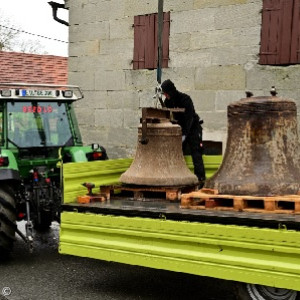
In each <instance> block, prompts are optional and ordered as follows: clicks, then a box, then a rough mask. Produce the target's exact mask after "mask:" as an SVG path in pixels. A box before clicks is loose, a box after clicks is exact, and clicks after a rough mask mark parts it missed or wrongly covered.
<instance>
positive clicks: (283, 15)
mask: <svg viewBox="0 0 300 300" xmlns="http://www.w3.org/2000/svg"><path fill="white" fill-rule="evenodd" d="M299 3H300V1H299V0H264V1H263V12H262V30H261V47H260V60H259V63H260V64H268V65H286V64H291V63H297V62H299V59H298V57H299V55H298V52H297V51H298V49H299V24H300V17H299V10H300V9H299Z"/></svg>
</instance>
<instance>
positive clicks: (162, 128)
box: [120, 108, 198, 187]
mask: <svg viewBox="0 0 300 300" xmlns="http://www.w3.org/2000/svg"><path fill="white" fill-rule="evenodd" d="M169 116H170V111H169V110H168V109H154V108H145V109H144V111H143V118H142V120H141V121H142V124H141V125H139V127H138V138H139V142H138V145H137V150H136V154H135V157H134V160H133V162H132V164H131V166H130V167H129V169H128V170H127V171H126V172H125V173H123V174H122V175H121V177H120V181H121V182H122V183H125V184H132V185H145V186H162V187H163V186H188V185H195V184H197V183H198V179H197V177H196V176H195V175H194V174H193V173H192V172H191V171H190V170H189V169H188V167H187V165H186V163H185V160H184V156H183V153H182V142H181V127H180V126H179V125H176V124H172V123H171V122H170V119H169ZM145 122H146V123H147V128H146V129H145ZM145 130H146V132H145Z"/></svg>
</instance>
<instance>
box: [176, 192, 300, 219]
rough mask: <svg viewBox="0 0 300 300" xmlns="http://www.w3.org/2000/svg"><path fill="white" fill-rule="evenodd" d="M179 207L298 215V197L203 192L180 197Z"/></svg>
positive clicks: (299, 202) (299, 204)
mask: <svg viewBox="0 0 300 300" xmlns="http://www.w3.org/2000/svg"><path fill="white" fill-rule="evenodd" d="M181 207H182V208H190V209H216V210H232V211H251V212H266V213H268V212H271V213H297V214H300V196H299V195H283V196H269V197H265V196H250V195H222V194H212V193H211V192H209V193H206V192H205V190H200V191H195V192H191V193H188V194H182V195H181Z"/></svg>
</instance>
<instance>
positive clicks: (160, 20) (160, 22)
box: [157, 0, 164, 84]
mask: <svg viewBox="0 0 300 300" xmlns="http://www.w3.org/2000/svg"><path fill="white" fill-rule="evenodd" d="M163 7H164V0H158V34H157V46H158V55H157V82H158V83H159V84H161V74H162V33H163V22H164V19H163V18H164V12H163Z"/></svg>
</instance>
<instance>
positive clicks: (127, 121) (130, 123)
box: [124, 109, 140, 130]
mask: <svg viewBox="0 0 300 300" xmlns="http://www.w3.org/2000/svg"><path fill="white" fill-rule="evenodd" d="M139 124H140V113H139V110H130V109H124V128H135V129H136V130H137V127H138V126H139Z"/></svg>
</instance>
